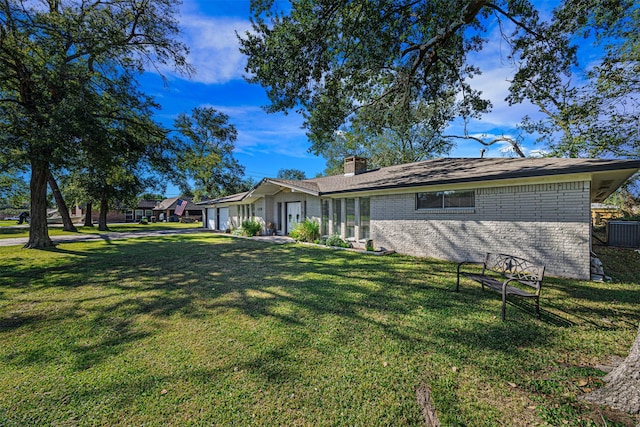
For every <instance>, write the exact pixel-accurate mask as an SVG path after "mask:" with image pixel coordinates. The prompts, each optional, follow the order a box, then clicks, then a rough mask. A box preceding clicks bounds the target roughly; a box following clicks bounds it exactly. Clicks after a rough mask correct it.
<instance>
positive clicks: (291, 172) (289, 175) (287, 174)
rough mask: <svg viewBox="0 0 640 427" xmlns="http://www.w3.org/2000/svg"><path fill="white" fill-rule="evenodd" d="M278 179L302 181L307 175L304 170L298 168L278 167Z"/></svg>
mask: <svg viewBox="0 0 640 427" xmlns="http://www.w3.org/2000/svg"><path fill="white" fill-rule="evenodd" d="M277 178H278V179H290V180H293V181H302V180H305V179H307V175H306V174H305V173H304V171H301V170H299V169H280V170H279V171H278V175H277Z"/></svg>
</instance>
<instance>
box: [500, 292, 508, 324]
mask: <svg viewBox="0 0 640 427" xmlns="http://www.w3.org/2000/svg"><path fill="white" fill-rule="evenodd" d="M506 308H507V294H506V293H504V292H503V293H502V316H501V317H502V321H503V322H504V317H505V312H506Z"/></svg>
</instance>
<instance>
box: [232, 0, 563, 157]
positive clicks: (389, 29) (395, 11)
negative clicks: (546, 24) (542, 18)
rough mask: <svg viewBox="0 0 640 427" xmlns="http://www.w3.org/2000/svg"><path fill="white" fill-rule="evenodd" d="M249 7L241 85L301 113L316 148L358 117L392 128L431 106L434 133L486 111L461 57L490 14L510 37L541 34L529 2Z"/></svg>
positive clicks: (387, 0)
mask: <svg viewBox="0 0 640 427" xmlns="http://www.w3.org/2000/svg"><path fill="white" fill-rule="evenodd" d="M252 4H253V6H254V7H253V9H252V10H253V20H254V24H253V30H252V31H251V32H247V33H246V34H245V35H244V36H243V38H241V45H242V51H243V52H244V53H245V54H247V55H248V57H249V59H248V63H247V71H248V72H249V73H251V75H252V77H251V78H249V81H251V82H255V83H260V84H262V85H263V86H264V87H265V88H267V95H268V96H269V100H270V105H269V106H268V107H267V108H268V111H272V112H273V111H287V110H290V109H293V108H298V109H299V110H300V111H301V112H302V113H303V115H304V118H305V127H306V128H307V130H308V135H309V138H310V140H311V143H312V146H311V151H313V152H315V153H317V154H318V153H322V152H323V150H324V148H325V145H326V144H327V143H329V141H331V140H332V138H333V136H334V133H335V132H336V131H337V130H339V129H340V128H341V126H346V127H347V128H350V127H351V126H350V124H352V123H353V121H354V120H357V119H360V118H361V117H366V118H367V122H368V123H377V124H378V126H380V127H387V128H394V127H397V125H398V123H401V121H402V118H403V117H404V116H407V115H411V114H412V111H429V112H430V115H429V116H428V124H429V126H430V128H431V129H432V130H434V131H436V132H440V131H442V130H443V129H445V128H446V125H447V124H448V123H451V121H452V120H454V119H455V118H456V117H462V118H463V119H469V118H473V117H479V116H480V115H481V114H482V113H484V112H487V111H489V109H490V108H491V103H490V102H489V100H486V99H483V98H482V96H481V93H480V92H479V91H478V90H476V89H473V87H472V86H471V83H470V80H471V78H472V77H474V76H475V75H477V74H479V73H480V70H479V69H478V68H477V67H475V66H473V65H470V64H469V63H468V61H467V60H466V59H467V55H468V53H470V52H477V51H480V50H481V49H482V48H483V45H484V43H485V40H484V39H483V38H482V35H483V34H486V33H485V32H486V25H485V24H486V19H487V18H488V17H489V16H493V17H496V18H497V19H500V20H506V21H510V22H513V23H514V25H515V30H514V34H513V35H512V36H511V38H512V39H513V40H517V39H518V38H519V37H523V35H525V34H533V35H534V37H541V36H539V35H538V33H537V32H535V29H536V28H537V26H538V15H537V13H536V11H535V9H534V8H533V6H532V5H531V4H530V3H529V2H527V1H517V2H516V1H496V2H491V1H484V0H474V1H462V0H458V1H451V2H398V1H394V0H379V1H377V2H375V6H373V5H372V3H371V2H370V1H369V0H354V1H350V2H342V3H340V2H320V1H293V2H292V6H291V10H290V12H289V13H288V14H284V13H283V12H281V11H279V9H277V7H276V6H275V5H274V4H275V3H274V1H273V0H261V1H256V2H253V3H252ZM372 29H378V31H372ZM549 42H550V43H551V42H552V41H549ZM423 118H424V117H423V116H417V117H416V119H417V120H418V121H416V122H414V124H415V123H421V122H422V121H423ZM434 141H435V140H434ZM439 141H440V142H441V143H443V144H444V145H448V144H450V142H448V141H445V140H444V139H439Z"/></svg>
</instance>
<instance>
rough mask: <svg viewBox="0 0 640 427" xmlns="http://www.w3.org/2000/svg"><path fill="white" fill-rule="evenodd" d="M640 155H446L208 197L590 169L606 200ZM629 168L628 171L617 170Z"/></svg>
mask: <svg viewBox="0 0 640 427" xmlns="http://www.w3.org/2000/svg"><path fill="white" fill-rule="evenodd" d="M638 169H640V160H615V159H575V158H572V159H564V158H546V157H545V158H538V157H536V158H534V157H530V158H484V159H480V158H441V159H433V160H425V161H421V162H415V163H406V164H402V165H395V166H389V167H384V168H379V169H374V170H369V171H366V172H363V173H360V174H357V175H350V176H345V175H334V176H328V177H321V178H314V179H307V180H302V181H294V180H284V179H273V178H265V179H263V180H262V181H260V183H258V184H257V185H256V186H255V187H254V189H253V190H251V191H250V192H248V193H239V194H234V195H232V196H227V197H226V198H220V199H216V200H212V201H210V202H208V203H209V204H218V203H226V202H240V201H242V200H244V198H246V197H247V196H252V195H256V196H259V195H268V194H275V193H276V192H278V191H280V190H281V189H282V188H283V187H284V188H289V189H292V190H294V191H301V192H305V193H308V194H312V195H316V196H322V195H335V194H343V193H352V192H364V191H380V190H393V189H401V188H412V187H426V186H432V185H447V184H459V183H473V182H487V181H498V180H509V179H523V178H535V177H545V176H559V175H571V174H581V173H589V174H592V199H593V201H602V200H604V199H605V198H606V197H607V196H608V195H609V194H611V193H612V192H613V191H615V190H616V189H617V188H618V187H619V186H620V185H621V184H622V183H623V182H624V181H625V180H626V179H628V178H629V176H631V175H632V174H633V173H634V172H635V171H637V170H638ZM616 171H624V173H615V172H616Z"/></svg>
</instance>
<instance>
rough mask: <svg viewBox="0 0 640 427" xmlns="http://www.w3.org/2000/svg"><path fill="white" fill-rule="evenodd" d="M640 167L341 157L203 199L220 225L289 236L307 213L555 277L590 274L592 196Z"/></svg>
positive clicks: (368, 235) (414, 247)
mask: <svg viewBox="0 0 640 427" xmlns="http://www.w3.org/2000/svg"><path fill="white" fill-rule="evenodd" d="M639 168H640V161H637V160H598V159H557V158H526V159H510V158H497V159H495V158H494V159H491V158H485V159H477V158H476V159H452V158H446V159H436V160H427V161H422V162H416V163H409V164H403V165H397V166H391V167H386V168H380V169H375V170H368V169H367V164H366V159H362V158H358V157H352V158H348V159H345V170H344V174H343V175H336V176H329V177H323V178H315V179H308V180H303V181H291V180H282V179H271V178H266V179H263V180H262V181H260V183H258V184H257V185H256V186H255V187H254V188H253V189H252V190H251V191H249V192H246V193H239V194H235V195H233V196H228V197H223V198H219V199H215V200H212V201H209V202H205V203H201V205H202V207H203V208H204V209H205V210H204V221H203V225H204V227H206V228H210V229H214V230H221V231H224V230H229V229H233V228H237V227H239V226H240V224H241V223H242V221H243V220H244V219H248V218H254V219H256V220H257V221H260V222H261V223H262V224H263V227H264V231H265V233H266V232H267V228H268V227H267V226H268V225H273V227H274V228H275V230H276V231H277V233H278V234H288V233H290V232H291V230H292V229H293V227H294V226H295V225H296V224H297V223H298V222H300V221H302V220H303V219H304V218H309V219H312V220H314V221H317V222H319V223H320V228H321V232H322V234H325V235H329V234H339V235H340V236H342V237H343V238H345V239H348V240H350V241H352V242H353V244H354V245H364V244H365V242H366V241H367V240H372V241H373V245H374V247H375V248H384V249H388V250H394V251H396V252H399V253H403V254H411V255H417V256H428V257H434V258H440V259H448V260H453V261H461V260H480V259H481V258H482V256H483V254H484V253H485V252H488V251H494V252H503V253H508V254H513V255H518V256H522V257H524V258H527V259H531V260H533V261H535V262H538V263H541V264H544V265H546V267H547V272H548V273H549V274H551V275H556V276H564V277H574V278H580V279H588V278H589V277H590V253H591V203H601V202H602V201H603V200H605V199H606V198H607V196H609V195H610V194H611V193H612V192H613V191H615V190H616V189H617V188H618V187H619V186H620V185H621V184H622V183H624V182H625V181H626V180H627V179H628V178H629V177H630V176H631V175H633V174H634V173H635V172H636V171H637V170H638V169H639Z"/></svg>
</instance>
